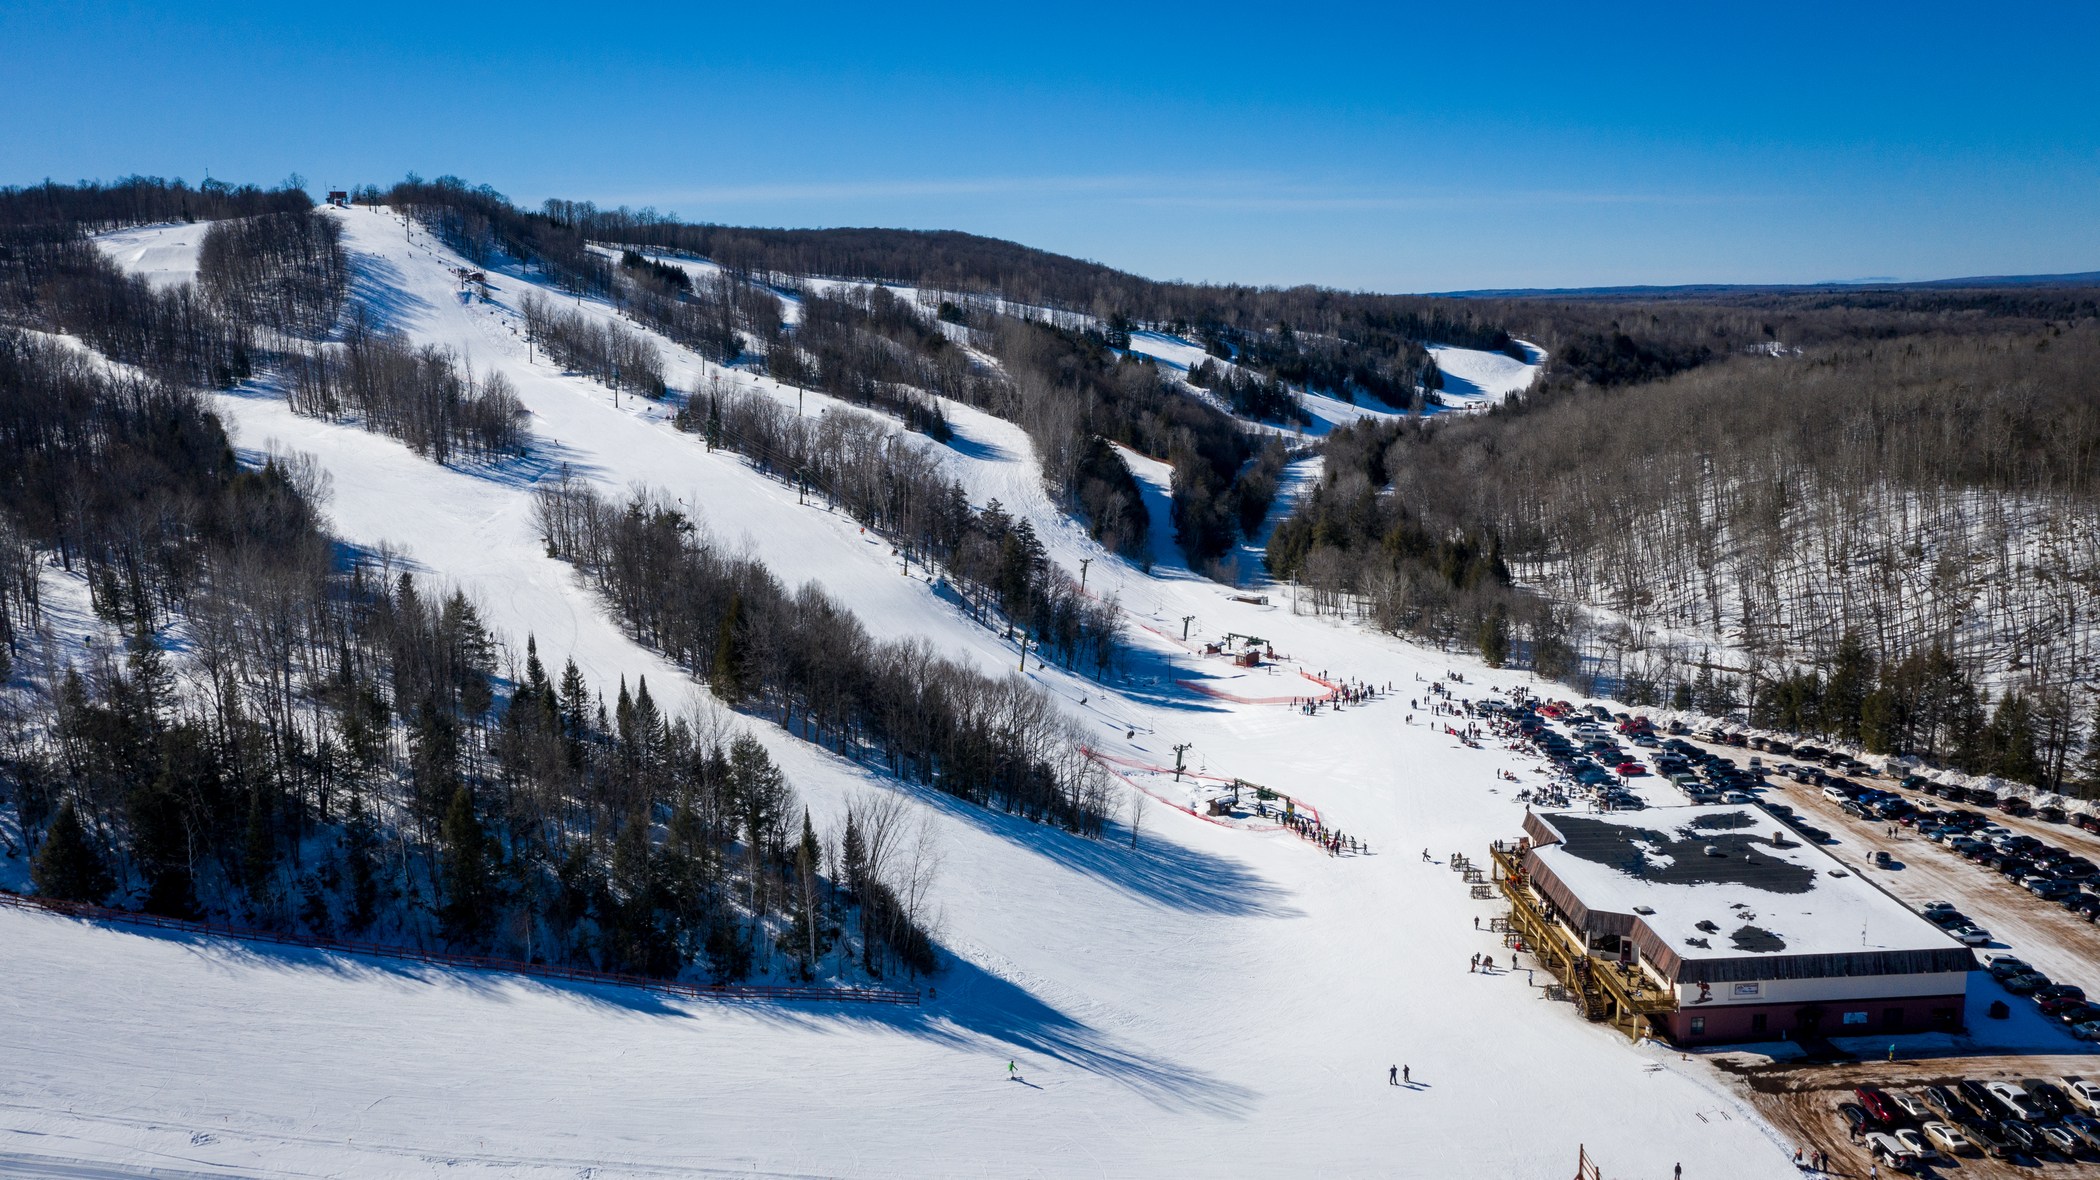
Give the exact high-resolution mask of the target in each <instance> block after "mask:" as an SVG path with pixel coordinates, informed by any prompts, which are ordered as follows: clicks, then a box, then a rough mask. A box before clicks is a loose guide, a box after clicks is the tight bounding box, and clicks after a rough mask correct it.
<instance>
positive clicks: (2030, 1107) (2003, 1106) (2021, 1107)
mask: <svg viewBox="0 0 2100 1180" xmlns="http://www.w3.org/2000/svg"><path fill="white" fill-rule="evenodd" d="M1983 1088H1984V1090H1985V1091H1986V1092H1988V1093H1989V1094H1990V1096H1991V1101H1992V1103H1994V1104H1995V1105H1996V1106H1997V1108H1998V1109H1999V1110H2001V1111H2003V1112H2005V1114H2007V1115H2008V1116H2010V1117H2012V1118H2015V1119H2018V1120H2020V1121H2021V1122H2026V1123H2031V1122H2034V1121H2036V1120H2038V1119H2040V1118H2041V1117H2042V1112H2041V1109H2040V1108H2039V1107H2037V1106H2036V1105H2035V1104H2034V1099H2032V1098H2029V1097H2028V1096H2027V1091H2025V1090H2023V1089H2021V1088H2020V1087H2018V1086H2015V1085H2013V1084H2012V1083H2011V1082H1985V1083H1984V1084H1983ZM1867 1109H1868V1110H1870V1111H1871V1110H1872V1109H1873V1107H1871V1106H1870V1107H1868V1108H1867ZM2007 1129H2008V1130H2010V1127H2008V1128H2007Z"/></svg>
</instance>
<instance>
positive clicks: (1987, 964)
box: [1983, 951, 2034, 979]
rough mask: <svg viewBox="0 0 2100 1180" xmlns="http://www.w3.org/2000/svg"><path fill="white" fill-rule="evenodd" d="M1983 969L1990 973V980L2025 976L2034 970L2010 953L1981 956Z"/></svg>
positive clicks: (2002, 952)
mask: <svg viewBox="0 0 2100 1180" xmlns="http://www.w3.org/2000/svg"><path fill="white" fill-rule="evenodd" d="M1983 968H1984V970H1986V971H1988V972H1990V973H1991V978H1992V979H2008V978H2011V977H2012V976H2015V975H2025V974H2027V973H2028V972H2029V971H2032V970H2034V968H2032V967H2030V966H2028V965H2027V960H2025V959H2023V958H2020V957H2019V956H2018V955H2015V954H2013V953H2012V952H2011V951H1991V952H1988V953H1986V954H1985V955H1984V956H1983Z"/></svg>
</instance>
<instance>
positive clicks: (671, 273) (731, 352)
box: [614, 250, 781, 365]
mask: <svg viewBox="0 0 2100 1180" xmlns="http://www.w3.org/2000/svg"><path fill="white" fill-rule="evenodd" d="M630 260H631V261H630ZM620 269H621V272H622V274H623V275H624V276H625V277H626V278H627V280H628V281H627V282H625V283H620V284H618V285H617V289H616V290H615V293H614V299H615V301H616V303H617V304H618V306H619V307H620V309H621V310H623V311H625V312H627V313H628V314H629V315H631V316H633V317H634V318H635V319H637V320H639V321H641V322H642V323H644V324H647V325H649V326H650V327H652V328H654V329H656V330H657V331H659V332H662V333H663V334H664V335H665V336H667V337H669V338H670V339H671V340H672V341H673V342H674V343H677V344H681V345H684V346H685V347H687V348H690V349H692V350H693V351H694V352H697V353H699V354H700V355H701V356H703V357H705V358H707V359H708V360H711V361H713V362H715V363H716V364H721V365H726V364H732V363H734V362H735V361H736V360H737V359H738V358H739V357H741V356H742V355H743V353H744V337H743V333H745V332H749V333H750V334H751V335H752V336H754V337H756V338H757V339H759V340H762V341H769V340H772V339H774V338H775V337H777V336H779V334H780V323H781V312H780V299H779V297H778V296H776V295H774V294H773V293H772V292H770V291H764V290H760V289H758V288H756V287H754V286H752V285H751V284H749V283H745V282H742V281H740V280H739V279H737V278H736V277H735V276H733V275H730V274H728V273H726V272H722V271H716V272H715V273H714V274H713V275H712V276H711V277H709V278H707V279H705V280H703V281H701V282H698V283H695V282H694V281H693V279H692V276H690V275H688V274H687V273H686V272H685V270H684V269H683V268H681V267H677V266H673V265H671V264H669V263H663V262H657V261H654V260H651V259H648V258H644V257H643V256H642V255H640V254H638V253H636V252H635V251H633V250H627V251H624V252H623V253H622V255H621V261H620Z"/></svg>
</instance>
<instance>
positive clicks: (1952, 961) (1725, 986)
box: [1492, 805, 1976, 1044]
mask: <svg viewBox="0 0 2100 1180" xmlns="http://www.w3.org/2000/svg"><path fill="white" fill-rule="evenodd" d="M1524 830H1525V833H1526V836H1525V838H1524V839H1522V840H1518V841H1510V842H1504V843H1498V844H1496V845H1495V847H1494V849H1493V851H1492V857H1493V862H1494V876H1495V885H1496V886H1497V887H1498V888H1500V890H1501V891H1502V893H1503V895H1504V896H1505V897H1507V898H1508V899H1509V902H1510V919H1509V923H1510V929H1509V935H1510V940H1511V941H1512V943H1516V942H1521V943H1522V944H1523V949H1524V950H1526V951H1529V952H1531V953H1532V955H1533V956H1534V957H1535V958H1537V959H1538V961H1539V963H1540V964H1541V965H1542V966H1545V967H1546V968H1547V969H1548V970H1550V971H1552V972H1553V974H1554V975H1555V976H1557V977H1558V978H1559V980H1560V982H1561V984H1562V985H1563V986H1565V987H1566V988H1567V990H1568V992H1569V993H1570V994H1571V996H1572V997H1573V998H1574V1000H1575V1002H1576V1003H1577V1005H1578V1006H1580V1007H1581V1008H1582V1010H1583V1014H1584V1015H1586V1016H1587V1017H1589V1018H1590V1019H1591V1020H1598V1021H1604V1020H1609V1021H1611V1022H1612V1023H1613V1024H1614V1025H1616V1026H1617V1027H1618V1028H1619V1029H1621V1030H1622V1031H1624V1032H1625V1033H1627V1035H1629V1036H1633V1037H1636V1038H1638V1037H1640V1036H1642V1035H1643V1034H1649V1033H1652V1034H1656V1035H1661V1036H1664V1037H1667V1038H1669V1039H1670V1040H1672V1041H1675V1042H1678V1043H1680V1044H1707V1043H1711V1042H1716V1041H1763V1040H1779V1039H1781V1038H1792V1037H1799V1036H1802V1035H1804V1034H1807V1035H1821V1036H1829V1037H1842V1036H1847V1035H1853V1036H1866V1035H1871V1036H1877V1037H1879V1036H1885V1035H1888V1034H1892V1033H1906V1032H1924V1031H1928V1030H1933V1029H1948V1028H1954V1027H1958V1026H1959V1025H1960V1024H1961V1021H1962V1008H1963V1001H1964V999H1965V998H1966V995H1967V990H1968V973H1969V972H1970V971H1971V970H1972V969H1974V968H1975V965H1976V964H1975V959H1974V957H1973V956H1972V955H1971V954H1970V952H1969V949H1968V948H1967V947H1964V946H1962V945H1961V944H1960V943H1958V942H1956V941H1954V939H1953V938H1951V937H1949V936H1948V935H1947V934H1946V932H1944V931H1942V930H1941V929H1940V928H1939V927H1937V926H1934V925H1933V924H1932V923H1930V922H1927V921H1926V920H1925V919H1924V918H1922V917H1920V916H1918V914H1917V913H1915V912H1914V911H1912V910H1911V908H1910V907H1909V906H1906V905H1904V904H1903V903H1902V902H1899V901H1897V900H1896V899H1895V898H1893V897H1891V896H1889V895H1888V894H1886V893H1884V892H1882V891H1881V889H1880V888H1878V887H1877V886H1875V885H1873V884H1871V883H1870V882H1867V881H1864V880H1862V879H1861V878H1860V877H1859V875H1858V874H1857V872H1855V871H1854V870H1853V869H1851V868H1849V867H1848V866H1846V865H1844V864H1841V863H1840V862H1839V861H1838V860H1837V859H1836V858H1834V857H1832V856H1831V855H1830V854H1829V853H1827V852H1824V851H1823V850H1822V849H1821V848H1819V847H1816V846H1814V845H1810V844H1808V843H1806V842H1804V841H1803V840H1802V839H1801V838H1800V837H1799V836H1797V835H1795V834H1793V833H1791V832H1789V831H1787V830H1786V829H1785V828H1784V827H1783V826H1782V825H1781V824H1780V823H1779V822H1778V821H1777V820H1775V819H1774V818H1773V817H1772V816H1771V814H1770V813H1768V812H1766V811H1764V810H1762V809H1760V808H1757V807H1752V806H1745V805H1737V806H1709V807H1667V808H1656V809H1653V810H1648V811H1621V812H1601V813H1597V814H1583V813H1578V812H1564V811H1563V812H1534V813H1531V814H1528V815H1526V816H1525V819H1524Z"/></svg>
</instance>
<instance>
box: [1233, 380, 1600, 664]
mask: <svg viewBox="0 0 2100 1180" xmlns="http://www.w3.org/2000/svg"><path fill="white" fill-rule="evenodd" d="M1423 429H1424V427H1423V426H1422V424H1421V420H1419V419H1400V420H1391V421H1381V420H1378V419H1371V418H1366V419H1363V420H1361V421H1358V422H1355V423H1352V424H1350V425H1348V426H1341V427H1337V428H1336V429H1335V430H1334V432H1333V433H1331V434H1329V435H1328V436H1327V439H1326V445H1325V452H1324V453H1325V463H1324V467H1323V471H1322V475H1321V478H1320V482H1319V483H1317V484H1315V485H1314V486H1313V488H1312V490H1311V491H1309V492H1307V493H1306V494H1305V495H1304V496H1303V497H1302V498H1301V499H1300V500H1299V501H1298V503H1297V504H1296V505H1294V506H1293V508H1292V511H1291V514H1290V515H1289V516H1288V517H1286V518H1284V519H1283V520H1282V521H1280V522H1278V524H1277V526H1276V530H1275V531H1274V532H1272V533H1271V534H1270V535H1269V542H1268V547H1267V550H1266V552H1265V558H1266V565H1267V567H1268V570H1269V574H1270V576H1271V577H1274V578H1277V579H1279V580H1288V581H1291V582H1294V583H1296V584H1297V589H1298V590H1299V591H1300V594H1299V601H1300V602H1301V603H1302V604H1303V605H1305V606H1306V607H1309V608H1310V609H1311V610H1313V611H1315V612H1319V613H1329V612H1336V613H1339V612H1344V611H1351V610H1356V611H1361V612H1362V613H1365V614H1367V615H1368V617H1369V618H1370V619H1371V620H1372V621H1373V622H1374V623H1375V625H1377V626H1378V627H1379V628H1380V629H1382V630H1387V631H1394V632H1404V633H1407V634H1411V635H1414V636H1417V637H1419V638H1422V639H1426V640H1429V641H1431V642H1434V643H1438V644H1446V645H1448V644H1462V645H1466V646H1472V647H1475V648H1477V649H1478V650H1479V652H1480V654H1481V656H1482V657H1483V658H1484V659H1486V660H1487V662H1488V664H1489V666H1491V667H1501V666H1503V665H1504V664H1505V663H1506V662H1509V661H1510V660H1511V659H1513V658H1520V659H1521V661H1522V662H1526V663H1528V664H1530V666H1532V667H1533V668H1534V669H1535V670H1537V671H1538V672H1539V674H1540V675H1543V676H1549V677H1565V676H1570V675H1572V674H1574V673H1575V672H1576V671H1577V670H1578V666H1577V662H1576V651H1575V648H1574V646H1573V644H1572V643H1571V636H1570V630H1571V627H1572V626H1573V622H1572V619H1571V616H1570V615H1569V614H1568V612H1566V611H1564V610H1555V609H1554V608H1553V607H1552V605H1551V604H1550V603H1548V602H1547V601H1546V600H1544V599H1542V598H1539V597H1537V596H1535V595H1531V594H1526V593H1524V592H1522V591H1520V590H1518V589H1516V588H1514V587H1513V586H1512V579H1511V576H1510V571H1509V565H1508V563H1507V562H1506V561H1504V559H1503V554H1502V541H1501V538H1500V537H1499V536H1498V535H1497V534H1496V533H1495V532H1494V531H1493V530H1492V529H1487V528H1481V527H1471V528H1468V527H1453V526H1452V525H1451V524H1450V523H1449V522H1447V521H1445V520H1442V519H1438V518H1425V516H1424V514H1423V513H1422V512H1421V511H1420V510H1419V508H1418V507H1416V506H1415V505H1414V504H1413V502H1412V501H1410V500H1409V499H1407V498H1405V497H1402V496H1399V495H1395V494H1388V492H1387V489H1388V488H1390V487H1391V485H1392V483H1393V480H1394V478H1395V476H1396V474H1397V471H1398V468H1399V467H1400V465H1401V464H1403V463H1405V462H1407V459H1408V452H1407V443H1406V441H1405V440H1406V439H1408V438H1410V437H1412V436H1414V435H1416V434H1418V433H1419V432H1420V431H1422V430H1423Z"/></svg>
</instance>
